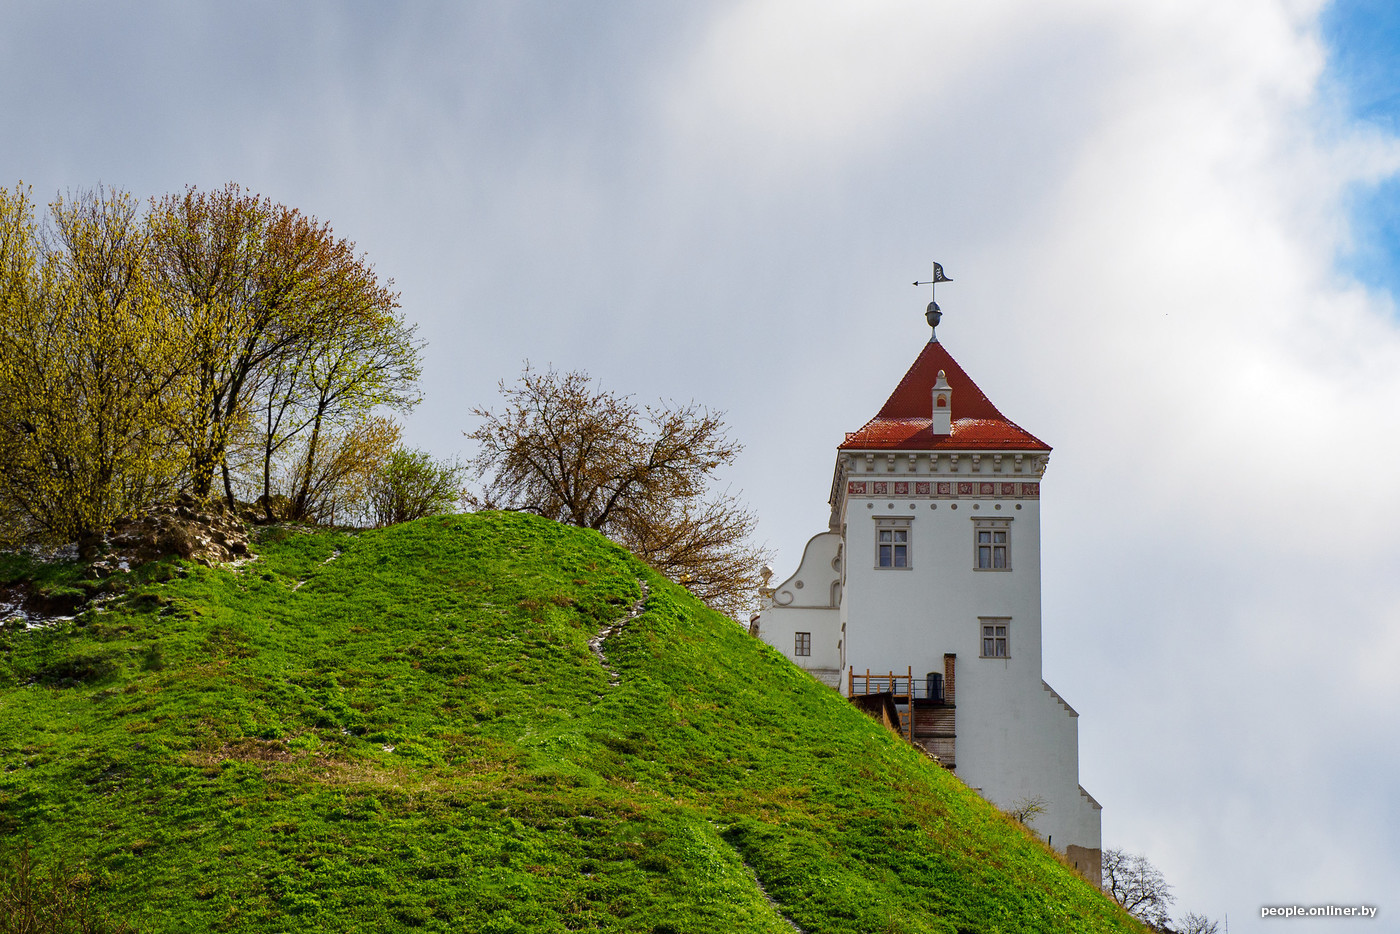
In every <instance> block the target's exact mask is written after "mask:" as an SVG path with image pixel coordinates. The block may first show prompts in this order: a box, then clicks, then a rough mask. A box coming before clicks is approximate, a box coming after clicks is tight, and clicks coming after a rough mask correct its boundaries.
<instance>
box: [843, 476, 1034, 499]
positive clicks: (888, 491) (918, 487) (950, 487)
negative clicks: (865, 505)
mask: <svg viewBox="0 0 1400 934" xmlns="http://www.w3.org/2000/svg"><path fill="white" fill-rule="evenodd" d="M846 495H848V496H900V497H930V498H957V497H959V496H976V497H981V498H985V497H992V498H997V499H1000V498H1011V499H1038V498H1040V484H1039V483H1028V482H1024V481H1019V480H1018V481H1016V482H1014V483H1008V482H1005V481H1001V480H997V481H988V480H978V481H965V480H939V481H937V482H927V481H922V480H921V481H917V482H908V481H903V480H895V481H889V480H850V481H848V482H847V483H846Z"/></svg>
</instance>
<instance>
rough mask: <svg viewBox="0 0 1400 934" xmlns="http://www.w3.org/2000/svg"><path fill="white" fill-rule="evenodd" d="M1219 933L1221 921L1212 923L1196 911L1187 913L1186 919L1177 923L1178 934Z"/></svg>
mask: <svg viewBox="0 0 1400 934" xmlns="http://www.w3.org/2000/svg"><path fill="white" fill-rule="evenodd" d="M1219 931H1220V922H1219V921H1212V920H1210V919H1209V918H1207V917H1206V916H1205V915H1198V914H1196V913H1195V912H1194V911H1190V912H1187V913H1186V916H1185V917H1184V918H1182V919H1181V920H1180V921H1178V922H1176V934H1218V932H1219Z"/></svg>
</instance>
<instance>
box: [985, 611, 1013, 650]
mask: <svg viewBox="0 0 1400 934" xmlns="http://www.w3.org/2000/svg"><path fill="white" fill-rule="evenodd" d="M989 643H990V647H991V649H992V652H991V654H988V653H987V648H988V644H989ZM998 649H1000V650H1001V651H1000V653H998V652H997V650H998ZM977 651H978V653H979V654H978V656H977V657H978V658H988V659H991V660H992V661H1005V660H1007V659H1009V658H1011V617H1009V616H979V617H977Z"/></svg>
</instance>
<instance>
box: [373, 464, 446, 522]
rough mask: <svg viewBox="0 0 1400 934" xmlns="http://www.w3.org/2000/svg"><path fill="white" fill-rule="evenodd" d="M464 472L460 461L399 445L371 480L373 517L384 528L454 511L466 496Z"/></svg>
mask: <svg viewBox="0 0 1400 934" xmlns="http://www.w3.org/2000/svg"><path fill="white" fill-rule="evenodd" d="M462 474H463V468H462V467H461V466H460V465H458V464H456V463H448V462H445V461H444V462H439V461H435V460H433V458H432V456H431V455H430V454H428V453H427V452H426V451H410V450H405V449H403V448H399V449H398V450H396V451H394V453H393V454H391V455H390V457H389V460H388V462H387V463H385V464H383V465H382V466H381V467H380V468H379V469H378V470H377V471H376V472H375V474H374V476H373V477H372V478H371V479H370V484H369V510H370V518H371V519H372V520H373V521H374V524H375V525H376V526H381V527H382V526H386V525H393V524H395V523H397V522H408V521H410V520H412V519H421V518H423V517H424V516H435V515H437V514H439V513H444V512H450V511H451V510H452V509H453V508H454V507H455V506H456V505H457V504H458V502H460V501H461V498H462Z"/></svg>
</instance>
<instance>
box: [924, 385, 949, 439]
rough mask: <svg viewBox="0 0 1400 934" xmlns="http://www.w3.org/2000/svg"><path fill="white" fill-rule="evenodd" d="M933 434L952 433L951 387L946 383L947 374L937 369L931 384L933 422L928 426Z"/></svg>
mask: <svg viewBox="0 0 1400 934" xmlns="http://www.w3.org/2000/svg"><path fill="white" fill-rule="evenodd" d="M929 427H930V429H932V431H933V433H934V434H935V435H951V434H952V433H953V388H952V387H951V386H949V385H948V374H947V373H945V372H944V371H943V370H939V371H938V379H937V380H935V381H934V384H933V424H932V425H930V426H929Z"/></svg>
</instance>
